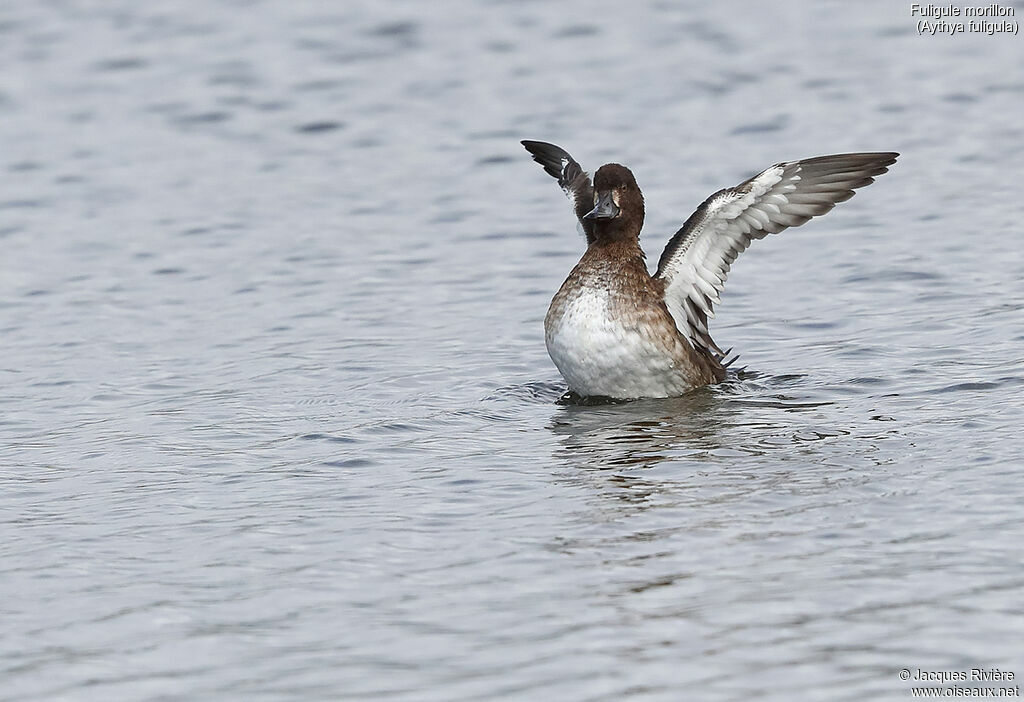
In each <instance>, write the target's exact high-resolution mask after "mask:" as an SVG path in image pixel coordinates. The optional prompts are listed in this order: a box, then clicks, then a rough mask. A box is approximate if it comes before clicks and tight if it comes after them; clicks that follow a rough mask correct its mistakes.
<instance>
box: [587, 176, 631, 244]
mask: <svg viewBox="0 0 1024 702" xmlns="http://www.w3.org/2000/svg"><path fill="white" fill-rule="evenodd" d="M583 219H585V220H588V221H591V222H593V223H594V233H595V234H596V235H597V237H598V238H601V237H602V236H605V237H611V238H619V237H622V236H632V237H638V236H640V228H641V227H642V226H643V224H644V196H643V194H642V193H641V192H640V188H639V186H637V184H636V178H634V177H633V174H632V173H631V172H630V170H629V169H628V168H626V167H625V166H620V165H619V164H617V163H608V164H605V165H603V166H601V167H600V168H599V169H597V173H595V174H594V209H592V210H591V211H590V212H588V213H587V214H586V215H584V216H583Z"/></svg>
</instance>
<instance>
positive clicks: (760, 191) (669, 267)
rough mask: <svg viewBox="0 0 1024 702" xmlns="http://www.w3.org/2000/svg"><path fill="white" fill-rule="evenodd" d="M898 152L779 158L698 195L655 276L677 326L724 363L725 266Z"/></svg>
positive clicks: (845, 195)
mask: <svg viewBox="0 0 1024 702" xmlns="http://www.w3.org/2000/svg"><path fill="white" fill-rule="evenodd" d="M524 143H525V142H524ZM527 148H530V147H527ZM531 153H532V151H531ZM898 155H899V154H896V153H856V154H836V155H833V156H819V157H817V158H809V159H804V160H802V161H787V162H785V163H778V164H776V165H774V166H772V167H771V168H767V169H765V170H764V171H762V172H761V173H759V174H757V175H756V176H754V177H753V178H751V179H749V180H747V181H744V182H743V183H740V184H739V185H737V186H736V187H735V188H726V189H725V190H719V191H718V192H717V193H715V194H714V195H712V196H711V197H709V198H708V199H707V200H705V201H704V203H703V204H702V205H701V206H700V207H698V208H697V211H696V212H694V213H693V214H692V215H690V217H689V219H687V220H686V223H685V224H683V226H682V228H681V229H680V230H679V231H678V232H676V234H675V236H673V237H672V239H671V240H669V242H668V245H667V246H666V247H665V251H664V253H662V255H661V259H660V260H659V261H658V272H657V273H656V274H655V278H658V279H661V280H662V281H663V282H664V284H665V302H666V304H667V306H668V309H669V312H670V313H671V314H672V317H673V319H675V322H676V326H677V327H679V331H680V332H682V334H683V335H684V336H685V337H687V338H688V339H689V340H690V343H691V344H693V346H694V347H695V348H698V349H703V350H705V351H707V352H708V353H710V354H712V355H714V356H715V357H716V358H717V359H718V360H723V359H724V357H725V356H726V354H727V352H725V351H722V349H721V348H719V346H718V345H717V344H716V343H715V342H714V340H713V339H712V338H711V334H710V332H709V331H708V319H709V318H713V317H714V316H715V315H714V305H716V304H718V303H719V302H720V299H721V293H722V290H723V288H724V285H725V280H726V277H727V276H728V274H729V267H730V264H732V262H733V261H735V260H736V257H737V256H739V255H740V254H741V253H743V251H745V250H746V249H747V247H749V246H750V243H751V241H753V240H754V239H763V238H764V237H765V236H767V235H768V234H777V233H779V232H781V231H782V230H784V229H787V228H788V227H799V226H800V225H801V224H804V223H805V222H807V221H808V220H810V219H811V218H812V217H818V216H820V215H823V214H825V213H826V212H828V211H829V210H831V209H832V208H833V207H835V206H836V204H837V203H840V202H845V201H846V200H849V199H850V198H851V197H853V195H854V190H856V189H857V188H862V187H864V186H865V185H870V184H871V183H873V182H874V179H875V178H876V177H877V176H879V175H882V174H883V173H885V172H887V171H888V170H889V169H888V167H889V166H891V165H892V164H893V163H895V162H896V157H897V156H898ZM534 158H536V156H534ZM726 365H727V364H726Z"/></svg>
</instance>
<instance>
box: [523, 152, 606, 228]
mask: <svg viewBox="0 0 1024 702" xmlns="http://www.w3.org/2000/svg"><path fill="white" fill-rule="evenodd" d="M520 143H521V144H522V145H523V146H525V147H526V150H527V151H529V152H530V154H531V155H532V156H533V160H534V161H536V162H537V163H539V164H540V165H542V166H544V171H545V172H546V173H547V174H548V175H550V176H552V177H553V178H555V179H557V180H558V184H559V185H560V186H562V190H564V191H565V194H566V195H567V196H568V197H569V200H571V201H572V207H573V211H574V212H575V213H576V219H578V220H579V224H580V229H582V230H583V234H584V236H586V237H587V245H588V246H589V245H590V244H592V243H593V242H594V224H593V222H590V221H587V220H584V219H583V215H585V214H587V213H588V212H590V210H592V209H593V208H594V186H593V185H592V184H591V182H590V176H589V175H587V172H586V171H584V170H583V168H581V167H580V164H578V163H577V162H576V160H575V159H574V158H573V157H572V156H570V155H569V152H568V151H566V150H565V149H563V148H561V147H560V146H555V145H554V144H549V143H547V142H546V141H529V140H526V141H522V142H520Z"/></svg>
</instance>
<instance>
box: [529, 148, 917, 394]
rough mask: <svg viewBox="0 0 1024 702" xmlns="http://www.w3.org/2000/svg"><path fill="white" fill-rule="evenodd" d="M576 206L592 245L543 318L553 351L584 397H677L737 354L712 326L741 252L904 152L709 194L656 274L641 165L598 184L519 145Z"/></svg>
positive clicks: (605, 169)
mask: <svg viewBox="0 0 1024 702" xmlns="http://www.w3.org/2000/svg"><path fill="white" fill-rule="evenodd" d="M521 143H522V145H523V146H524V147H525V148H526V150H527V151H528V152H529V153H530V154H531V155H532V156H533V160H534V161H536V162H537V163H539V164H540V165H541V166H542V167H543V168H544V170H545V172H547V173H548V174H549V175H551V176H552V177H554V178H555V179H556V180H557V181H558V184H559V185H560V186H561V188H562V190H563V191H564V192H565V194H566V195H567V196H568V197H569V200H570V201H571V203H572V207H573V212H574V213H575V215H576V218H577V220H578V222H579V229H580V230H581V231H582V233H583V235H584V237H585V238H586V243H587V248H586V250H585V251H584V252H583V255H582V257H581V258H580V260H579V263H577V264H576V266H575V267H574V268H573V269H572V271H571V272H570V273H569V276H568V277H567V278H566V279H565V282H563V283H562V286H561V287H560V288H559V290H558V292H557V293H556V294H555V296H554V298H553V299H552V300H551V304H550V306H549V307H548V311H547V314H546V315H545V317H544V342H545V345H546V347H547V351H548V355H549V356H550V357H551V360H552V362H553V363H554V364H555V367H556V368H557V369H558V372H559V373H560V374H561V375H562V377H563V378H564V379H565V382H566V383H567V385H568V392H567V395H566V397H570V398H575V399H609V400H638V399H646V398H664V397H677V396H681V395H684V394H686V393H688V392H690V391H692V390H694V389H696V388H699V387H702V386H705V385H710V384H715V383H720V382H722V381H724V380H725V379H726V377H727V371H728V368H729V366H730V365H731V364H732V363H733V362H734V361H735V360H736V357H735V356H730V354H731V349H730V350H723V349H722V348H721V347H720V346H719V345H718V344H717V343H715V341H714V339H713V338H712V337H711V334H710V332H709V330H708V320H709V319H711V318H714V316H715V315H714V307H715V305H717V304H719V303H720V302H721V294H722V291H723V290H724V287H725V281H726V278H727V276H728V274H729V269H730V266H731V265H732V263H733V262H734V261H735V260H736V257H737V256H739V255H740V254H741V253H743V252H744V251H745V250H746V249H747V248H748V247H749V246H750V244H751V243H752V242H753V241H754V240H757V239H763V238H764V237H766V236H768V235H769V234H778V233H779V232H781V231H783V230H785V229H788V228H790V227H799V226H800V225H802V224H804V223H806V222H808V221H809V220H810V219H812V218H813V217H819V216H821V215H823V214H825V213H827V212H828V211H830V210H831V209H832V208H833V207H835V206H836V205H837V204H838V203H840V202H844V201H846V200H849V199H850V198H851V197H853V195H854V191H855V190H857V189H859V188H863V187H865V186H867V185H870V184H871V183H873V182H874V179H875V178H876V177H878V176H880V175H882V174H884V173H886V172H888V169H889V166H891V165H892V164H894V163H895V162H896V159H897V157H898V156H899V154H898V153H896V152H862V153H843V154H833V155H830V156H818V157H814V158H807V159H801V160H799V161H784V162H781V163H776V164H775V165H773V166H770V167H768V168H766V169H765V170H763V171H761V172H760V173H758V174H757V175H755V176H753V177H751V178H749V179H747V180H745V181H743V182H742V183H740V184H739V185H737V186H735V187H731V188H724V189H722V190H719V191H718V192H716V193H714V194H712V195H711V196H710V197H708V198H707V199H706V200H705V201H704V202H703V203H702V204H701V205H700V207H698V208H697V209H696V210H695V211H694V213H693V214H691V215H690V216H689V218H688V219H687V220H686V221H685V222H684V223H683V225H682V227H680V229H679V230H678V231H677V232H676V233H675V234H674V235H673V236H672V238H671V239H669V241H668V244H666V246H665V250H664V251H663V252H662V254H661V257H660V258H659V260H658V267H657V271H656V272H655V273H654V275H651V274H650V272H649V271H648V269H647V263H646V256H645V254H644V251H643V249H642V248H641V246H640V230H641V229H642V228H643V223H644V197H643V194H642V193H641V191H640V187H639V186H638V185H637V182H636V178H635V177H634V176H633V173H632V171H630V170H629V169H628V168H627V167H625V166H623V165H621V164H618V163H608V164H605V165H603V166H601V167H600V168H599V169H598V170H597V171H596V172H595V173H594V178H593V181H591V179H590V176H589V174H588V173H587V172H586V171H584V170H583V168H582V167H581V166H580V164H579V163H578V162H577V161H576V160H575V159H574V158H573V157H572V156H570V155H569V153H568V152H567V151H566V150H565V149H563V148H561V147H559V146H556V145H554V144H550V143H548V142H544V141H533V140H524V141H522V142H521Z"/></svg>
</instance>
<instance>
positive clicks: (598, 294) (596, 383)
mask: <svg viewBox="0 0 1024 702" xmlns="http://www.w3.org/2000/svg"><path fill="white" fill-rule="evenodd" d="M612 294H614V293H612V292H609V290H608V289H607V288H601V287H589V286H588V287H584V288H580V289H577V290H575V291H573V292H572V293H568V294H566V291H565V290H563V291H561V292H560V293H559V295H558V296H556V297H555V299H554V300H553V301H552V303H551V307H550V309H549V310H548V315H547V318H546V319H545V324H544V327H545V332H546V333H545V341H546V343H547V347H548V355H550V356H551V360H552V361H554V363H555V366H556V367H557V368H558V370H559V372H560V373H561V374H562V377H564V378H565V380H566V382H568V384H569V389H570V390H572V391H573V392H576V393H578V394H580V395H584V396H594V395H601V396H606V397H616V398H637V397H669V396H672V395H680V394H682V393H684V392H686V391H687V390H690V389H692V388H693V387H694V385H695V383H693V382H691V381H690V380H688V379H687V377H686V374H685V372H684V369H682V368H678V367H677V364H676V359H675V358H673V355H672V353H670V351H669V349H667V348H666V344H665V342H664V339H659V338H658V337H657V336H656V334H655V333H645V330H644V329H643V328H642V327H638V326H637V325H635V324H634V325H629V324H626V323H624V322H623V320H621V319H617V318H615V317H614V315H613V314H612V312H611V310H612V305H611V301H612V300H611V295H612ZM670 346H671V345H670Z"/></svg>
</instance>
